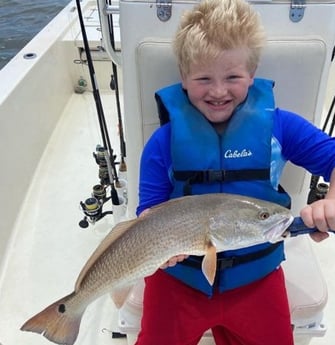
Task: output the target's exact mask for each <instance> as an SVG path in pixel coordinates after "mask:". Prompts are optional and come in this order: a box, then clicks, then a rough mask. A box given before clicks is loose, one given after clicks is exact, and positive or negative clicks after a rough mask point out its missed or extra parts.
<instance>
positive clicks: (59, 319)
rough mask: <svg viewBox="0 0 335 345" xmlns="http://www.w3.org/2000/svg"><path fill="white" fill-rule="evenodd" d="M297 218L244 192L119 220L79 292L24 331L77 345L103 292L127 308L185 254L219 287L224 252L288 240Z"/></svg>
mask: <svg viewBox="0 0 335 345" xmlns="http://www.w3.org/2000/svg"><path fill="white" fill-rule="evenodd" d="M292 221H293V217H292V215H291V214H290V212H289V210H287V209H286V208H283V207H281V206H279V205H276V204H273V203H270V202H266V201H261V200H258V199H253V198H248V197H245V196H239V195H232V194H222V193H220V194H205V195H194V196H186V197H182V198H178V199H174V200H170V201H167V202H164V203H162V204H160V205H158V206H155V207H152V208H151V209H150V210H149V211H148V212H147V213H146V214H145V215H144V216H143V217H140V218H137V219H134V220H130V221H126V222H122V223H119V224H117V225H116V226H115V227H114V228H113V229H112V231H111V232H110V233H109V234H108V235H107V236H106V238H105V239H104V240H103V241H102V242H101V244H100V245H99V246H98V248H97V249H96V250H95V252H94V253H93V254H92V256H91V257H90V258H89V259H88V261H87V263H86V264H85V266H84V267H83V269H82V271H81V272H80V274H79V277H78V279H77V282H76V284H75V289H74V292H72V293H71V294H69V295H68V296H66V297H64V298H62V299H60V300H59V301H57V302H55V303H53V304H51V305H50V306H49V307H47V308H46V309H44V310H43V311H41V312H40V313H38V314H37V315H35V316H34V317H32V318H31V319H29V320H28V321H27V322H26V323H25V324H24V325H23V326H22V328H21V330H24V331H31V332H36V333H40V334H43V335H44V336H45V337H46V338H47V339H49V340H50V341H52V342H54V343H57V344H67V345H72V344H74V343H75V341H76V339H77V335H78V332H79V327H80V322H81V318H82V315H83V313H84V311H85V309H86V307H87V306H88V305H89V304H90V303H91V302H93V301H94V300H95V299H97V298H98V297H100V296H102V295H103V294H106V293H109V292H111V294H112V296H113V299H114V302H115V304H116V305H117V306H118V307H120V306H121V305H122V304H123V302H124V300H125V298H126V295H127V291H129V290H130V288H131V287H132V286H133V285H134V284H135V283H136V282H137V281H138V280H139V279H140V278H143V277H145V276H149V275H151V274H153V273H154V272H155V271H156V270H157V269H159V268H160V267H161V266H162V265H163V264H164V263H165V262H166V261H167V260H169V259H170V258H171V257H173V256H176V255H180V254H186V255H199V256H204V257H203V261H202V271H203V274H204V275H205V277H206V278H207V280H208V282H209V283H210V284H211V285H213V282H214V278H215V272H216V253H217V252H221V251H224V250H230V249H237V248H242V247H248V246H252V245H256V244H260V243H264V242H272V243H274V242H277V241H281V240H283V237H282V235H283V233H284V232H285V230H286V228H287V227H288V226H289V225H290V223H291V222H292Z"/></svg>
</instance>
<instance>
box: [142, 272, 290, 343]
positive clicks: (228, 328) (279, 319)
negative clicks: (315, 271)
mask: <svg viewBox="0 0 335 345" xmlns="http://www.w3.org/2000/svg"><path fill="white" fill-rule="evenodd" d="M143 307H144V310H143V316H142V329H141V331H140V334H139V336H138V339H137V342H136V345H196V344H198V342H199V341H200V339H201V337H202V335H203V333H204V332H205V331H206V330H208V329H212V333H213V336H214V339H215V343H216V344H217V345H293V334H292V329H291V324H290V313H289V307H288V301H287V295H286V289H285V281H284V275H283V271H282V269H278V270H276V271H275V272H273V273H271V274H270V275H268V276H267V277H265V278H263V279H261V280H259V281H257V282H254V283H251V284H249V285H246V286H243V287H240V288H237V289H234V290H230V291H227V292H224V293H221V294H220V293H217V292H216V293H215V294H214V295H213V297H212V298H209V297H208V296H206V295H204V294H202V293H201V292H198V291H197V290H194V289H192V288H190V287H188V286H187V285H185V284H183V283H181V282H179V281H178V280H177V279H174V278H173V277H171V276H170V275H168V274H167V273H165V272H164V271H163V270H158V271H157V272H156V273H155V274H154V275H152V276H150V277H148V278H146V287H145V291H144V301H143Z"/></svg>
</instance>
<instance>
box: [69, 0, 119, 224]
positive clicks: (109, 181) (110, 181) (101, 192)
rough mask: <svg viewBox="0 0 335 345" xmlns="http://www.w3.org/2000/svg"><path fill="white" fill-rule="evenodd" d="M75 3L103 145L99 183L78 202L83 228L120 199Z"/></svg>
mask: <svg viewBox="0 0 335 345" xmlns="http://www.w3.org/2000/svg"><path fill="white" fill-rule="evenodd" d="M76 5H77V10H78V17H79V23H80V28H81V32H82V38H83V43H84V49H85V53H86V58H87V65H88V69H89V75H90V79H91V84H92V89H93V96H94V100H95V105H96V110H97V115H98V120H99V126H100V131H101V137H102V142H103V147H101V146H99V145H98V146H97V152H96V153H95V154H94V157H95V159H96V162H97V164H98V165H99V177H100V182H101V184H100V185H96V186H94V187H93V195H92V197H91V198H88V199H87V200H86V201H85V202H81V203H80V205H81V207H82V210H83V212H84V214H85V218H84V219H83V220H82V221H80V222H79V225H80V226H81V227H83V228H85V227H87V226H88V222H87V217H88V219H89V220H90V221H92V222H95V221H97V220H99V219H101V218H102V217H103V216H105V215H106V214H110V213H112V211H108V212H102V205H103V204H104V203H105V202H106V201H108V200H109V199H111V200H112V203H113V205H120V200H119V196H118V194H117V191H116V188H115V185H117V186H118V184H119V179H118V174H117V170H116V163H115V158H116V156H115V155H114V153H113V149H112V147H111V144H110V140H109V135H108V129H107V124H106V119H105V115H104V111H103V106H102V102H101V97H100V92H99V88H98V84H97V79H96V75H95V71H94V66H93V61H92V56H91V52H90V48H89V44H88V39H87V34H86V29H85V24H84V20H83V15H82V10H81V5H80V0H76ZM106 171H107V174H106ZM106 175H107V176H106ZM114 181H115V184H114ZM104 185H110V186H111V196H110V198H106V191H105V187H104Z"/></svg>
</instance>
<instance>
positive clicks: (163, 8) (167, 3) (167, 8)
mask: <svg viewBox="0 0 335 345" xmlns="http://www.w3.org/2000/svg"><path fill="white" fill-rule="evenodd" d="M156 7H157V17H158V18H159V20H161V21H162V22H166V21H168V20H169V19H170V18H171V15H172V0H156Z"/></svg>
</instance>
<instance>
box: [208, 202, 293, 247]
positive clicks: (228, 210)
mask: <svg viewBox="0 0 335 345" xmlns="http://www.w3.org/2000/svg"><path fill="white" fill-rule="evenodd" d="M217 207H218V208H219V207H220V206H219V205H218V206H217ZM217 207H216V210H215V211H213V215H212V216H211V217H210V218H209V229H210V230H209V231H210V238H211V241H212V242H213V244H214V245H215V246H216V248H217V251H223V250H231V249H239V248H244V247H250V246H253V245H256V244H260V243H266V242H271V243H275V242H278V241H282V240H283V239H284V238H283V233H284V232H285V230H286V229H287V228H288V226H289V225H290V224H291V223H292V221H293V219H294V218H293V216H292V214H291V213H290V211H289V210H288V209H287V208H285V207H282V206H280V205H278V204H275V203H272V202H268V201H263V200H258V199H254V198H247V197H244V196H233V197H232V199H231V201H230V203H229V204H227V203H225V205H222V208H221V209H220V210H218V208H217Z"/></svg>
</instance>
